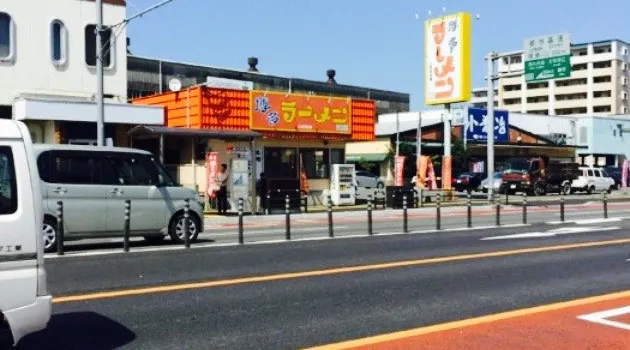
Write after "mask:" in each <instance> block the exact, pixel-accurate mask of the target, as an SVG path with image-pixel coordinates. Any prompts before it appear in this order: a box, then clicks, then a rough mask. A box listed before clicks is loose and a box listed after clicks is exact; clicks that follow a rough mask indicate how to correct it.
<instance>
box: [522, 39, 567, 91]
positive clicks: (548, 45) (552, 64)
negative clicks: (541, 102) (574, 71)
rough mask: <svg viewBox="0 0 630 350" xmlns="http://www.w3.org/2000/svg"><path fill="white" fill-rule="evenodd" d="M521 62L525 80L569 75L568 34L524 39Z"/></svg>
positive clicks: (530, 80) (541, 79) (549, 78)
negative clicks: (523, 67)
mask: <svg viewBox="0 0 630 350" xmlns="http://www.w3.org/2000/svg"><path fill="white" fill-rule="evenodd" d="M523 64H524V66H525V69H524V70H525V81H527V82H534V81H544V80H551V79H559V78H568V77H570V76H571V40H570V38H569V34H566V33H562V34H553V35H545V36H539V37H536V38H529V39H525V42H524V44H523Z"/></svg>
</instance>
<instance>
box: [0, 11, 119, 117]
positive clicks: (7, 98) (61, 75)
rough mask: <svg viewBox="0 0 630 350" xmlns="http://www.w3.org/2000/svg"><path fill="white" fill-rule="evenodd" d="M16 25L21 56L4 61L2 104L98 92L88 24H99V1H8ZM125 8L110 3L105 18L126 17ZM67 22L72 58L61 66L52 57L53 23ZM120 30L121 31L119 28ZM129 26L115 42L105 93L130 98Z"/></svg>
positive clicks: (0, 67)
mask: <svg viewBox="0 0 630 350" xmlns="http://www.w3.org/2000/svg"><path fill="white" fill-rule="evenodd" d="M0 12H5V13H8V14H9V15H10V16H11V17H12V19H13V24H14V29H15V36H14V39H15V43H14V45H15V46H14V47H15V57H14V59H13V60H12V61H9V62H2V61H0V77H1V78H0V105H11V104H12V103H13V100H14V98H15V97H17V96H18V95H19V94H50V95H61V96H78V97H90V96H92V95H94V94H95V92H96V70H95V69H94V68H93V67H88V66H87V64H86V62H85V26H86V25H88V24H95V21H96V6H95V2H94V1H84V0H2V1H0ZM125 15H126V9H125V7H123V6H114V5H108V4H105V5H104V10H103V18H104V19H103V22H104V24H105V25H111V24H116V23H118V22H120V21H122V20H123V19H124V18H125ZM55 19H57V20H61V21H62V22H63V23H64V24H65V27H66V29H67V33H68V36H67V43H68V45H67V48H68V51H67V62H66V64H65V66H61V67H56V66H55V65H54V64H53V62H52V55H51V23H52V21H53V20H55ZM115 32H116V31H115ZM126 37H127V33H126V30H125V29H123V30H122V31H120V35H119V36H118V38H117V40H116V41H115V43H113V44H112V47H113V53H112V54H113V56H112V62H113V63H112V67H111V68H106V69H105V91H104V92H105V93H106V94H113V95H115V96H120V97H121V102H126V98H127V53H126Z"/></svg>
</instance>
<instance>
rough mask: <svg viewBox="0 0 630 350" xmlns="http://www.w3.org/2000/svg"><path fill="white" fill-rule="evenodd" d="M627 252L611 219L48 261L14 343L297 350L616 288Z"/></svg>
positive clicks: (629, 235) (629, 237) (626, 230)
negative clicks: (37, 311)
mask: <svg viewBox="0 0 630 350" xmlns="http://www.w3.org/2000/svg"><path fill="white" fill-rule="evenodd" d="M580 231H581V232H580ZM515 234H521V235H522V234H529V235H530V237H529V238H516V237H514V236H513V235H515ZM502 236H511V237H502ZM492 237H494V238H497V237H502V238H501V239H488V238H492ZM586 242H600V245H598V246H593V245H590V246H588V245H578V244H580V243H586ZM606 242H607V243H606ZM560 245H562V246H564V247H561V248H554V249H553V250H551V248H545V247H550V246H556V247H557V246H560ZM567 245H569V246H567ZM523 249H530V250H523ZM497 252H503V253H497ZM440 257H441V259H440ZM433 258H438V259H434V260H427V259H433ZM628 258H630V222H627V221H625V220H616V219H612V220H607V221H603V220H592V221H590V222H578V223H571V224H563V225H557V224H539V225H532V226H526V227H513V228H507V227H504V228H487V229H480V230H468V231H451V232H439V233H417V234H395V235H387V236H375V237H360V238H350V239H333V240H330V239H325V240H313V241H300V242H290V243H282V244H281V243H277V244H252V245H245V246H234V247H204V248H201V247H198V248H196V249H191V250H156V251H152V252H135V253H129V254H107V255H95V256H67V257H61V258H49V259H47V268H48V271H49V284H50V289H51V291H52V292H53V294H54V295H55V297H56V299H55V300H56V303H55V305H54V313H55V315H54V317H53V319H52V320H51V323H50V325H49V327H48V329H47V330H45V331H43V332H40V333H38V334H34V335H32V336H29V337H27V338H26V339H25V340H24V341H23V342H22V343H21V344H20V347H19V348H22V349H40V348H46V349H86V348H89V349H112V348H129V349H297V348H303V347H307V346H315V345H320V344H326V343H330V342H336V341H342V340H346V339H353V338H357V337H364V336H370V335H376V334H381V333H386V332H392V331H397V330H404V329H408V328H412V327H419V326H423V325H430V324H436V323H441V322H445V321H451V320H458V319H464V318H470V317H474V316H480V315H486V314H492V313H496V312H501V311H506V310H512V309H518V308H522V307H529V306H534V305H541V304H547V303H551V302H556V301H561V300H568V299H573V298H577V297H584V296H591V295H597V294H602V293H609V292H613V291H621V290H627V289H630V278H628V277H630V276H629V274H630V272H629V270H628V262H627V261H626V260H627V259H628ZM384 263H387V264H388V265H382V264H384ZM375 264H381V265H375ZM340 267H345V268H344V269H339V268H340ZM331 269H332V270H331ZM279 274H280V275H279ZM138 288H140V289H138ZM142 288H144V289H142ZM121 291H122V292H121ZM112 292H113V293H112ZM69 296H73V297H70V298H68V297H69Z"/></svg>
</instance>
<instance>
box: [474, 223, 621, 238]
mask: <svg viewBox="0 0 630 350" xmlns="http://www.w3.org/2000/svg"><path fill="white" fill-rule="evenodd" d="M620 229H621V227H618V226H612V227H589V226H583V227H562V228H557V229H553V230H549V231H545V232H525V233H516V234H512V235H504V236H489V237H483V238H481V240H482V241H492V240H498V239H518V238H541V237H555V236H560V235H569V234H572V233H586V232H601V231H614V230H620Z"/></svg>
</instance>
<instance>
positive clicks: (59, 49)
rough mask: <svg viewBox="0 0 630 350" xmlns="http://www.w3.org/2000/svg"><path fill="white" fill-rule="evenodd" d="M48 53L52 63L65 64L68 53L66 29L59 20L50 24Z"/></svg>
mask: <svg viewBox="0 0 630 350" xmlns="http://www.w3.org/2000/svg"><path fill="white" fill-rule="evenodd" d="M50 54H51V59H52V62H53V64H54V65H57V66H61V65H64V64H66V60H67V55H68V31H67V29H66V26H65V24H63V22H61V21H60V20H57V19H56V20H54V21H52V23H51V24H50Z"/></svg>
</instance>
